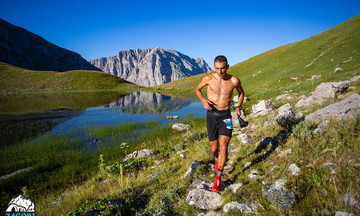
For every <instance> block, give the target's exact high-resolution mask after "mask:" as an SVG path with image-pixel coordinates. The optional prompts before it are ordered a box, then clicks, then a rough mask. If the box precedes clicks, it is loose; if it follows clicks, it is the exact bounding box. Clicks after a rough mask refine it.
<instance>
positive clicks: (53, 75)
mask: <svg viewBox="0 0 360 216" xmlns="http://www.w3.org/2000/svg"><path fill="white" fill-rule="evenodd" d="M122 88H137V85H135V84H132V83H130V82H127V81H125V80H123V79H121V78H119V77H116V76H113V75H110V74H107V73H104V72H98V71H83V70H76V71H67V72H54V71H33V70H26V69H22V68H19V67H15V66H13V65H10V64H7V63H4V62H0V93H12V92H39V91H79V90H106V89H122Z"/></svg>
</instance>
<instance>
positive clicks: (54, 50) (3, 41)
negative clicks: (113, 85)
mask: <svg viewBox="0 0 360 216" xmlns="http://www.w3.org/2000/svg"><path fill="white" fill-rule="evenodd" d="M0 61H1V62H6V63H9V64H12V65H15V66H18V67H21V68H24V69H30V70H41V71H44V70H48V71H49V70H50V71H60V72H62V71H69V70H96V71H100V69H98V68H96V67H94V66H93V65H91V64H90V63H89V62H88V61H86V60H85V59H84V58H82V57H81V56H80V55H79V54H78V53H75V52H72V51H69V50H66V49H63V48H61V47H58V46H56V45H54V44H52V43H50V42H49V41H47V40H45V39H43V38H42V37H40V36H38V35H36V34H34V33H32V32H30V31H28V30H26V29H24V28H21V27H18V26H15V25H13V24H11V23H8V22H6V21H5V20H3V19H1V18H0Z"/></svg>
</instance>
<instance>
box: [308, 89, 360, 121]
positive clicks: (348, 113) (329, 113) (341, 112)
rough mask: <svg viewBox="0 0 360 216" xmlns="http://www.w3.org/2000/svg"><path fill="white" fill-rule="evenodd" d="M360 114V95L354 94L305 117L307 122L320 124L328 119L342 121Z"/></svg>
mask: <svg viewBox="0 0 360 216" xmlns="http://www.w3.org/2000/svg"><path fill="white" fill-rule="evenodd" d="M359 113H360V95H359V94H356V93H355V94H352V95H350V96H349V97H347V98H346V99H344V100H342V101H340V102H337V103H334V104H331V105H329V106H327V107H325V108H323V109H320V110H317V111H315V112H313V113H311V114H309V115H307V116H306V117H305V120H307V121H309V122H311V123H314V124H319V123H320V122H322V121H324V120H327V119H337V120H339V119H341V118H344V117H352V116H357V115H359Z"/></svg>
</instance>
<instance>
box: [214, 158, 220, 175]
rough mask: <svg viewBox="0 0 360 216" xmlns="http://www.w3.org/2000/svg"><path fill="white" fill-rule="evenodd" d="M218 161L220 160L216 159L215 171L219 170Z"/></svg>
mask: <svg viewBox="0 0 360 216" xmlns="http://www.w3.org/2000/svg"><path fill="white" fill-rule="evenodd" d="M218 163H219V161H218V160H215V173H217V170H218Z"/></svg>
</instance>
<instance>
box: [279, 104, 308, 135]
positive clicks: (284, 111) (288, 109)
mask: <svg viewBox="0 0 360 216" xmlns="http://www.w3.org/2000/svg"><path fill="white" fill-rule="evenodd" d="M302 119H303V114H302V113H298V114H295V113H294V112H293V111H292V106H291V105H290V104H289V103H288V104H285V105H283V106H281V107H280V108H279V109H278V115H277V116H276V118H275V121H276V122H277V123H278V124H279V125H280V126H282V127H283V128H286V129H291V128H292V127H293V126H294V125H296V124H297V123H298V122H299V121H301V120H302Z"/></svg>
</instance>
